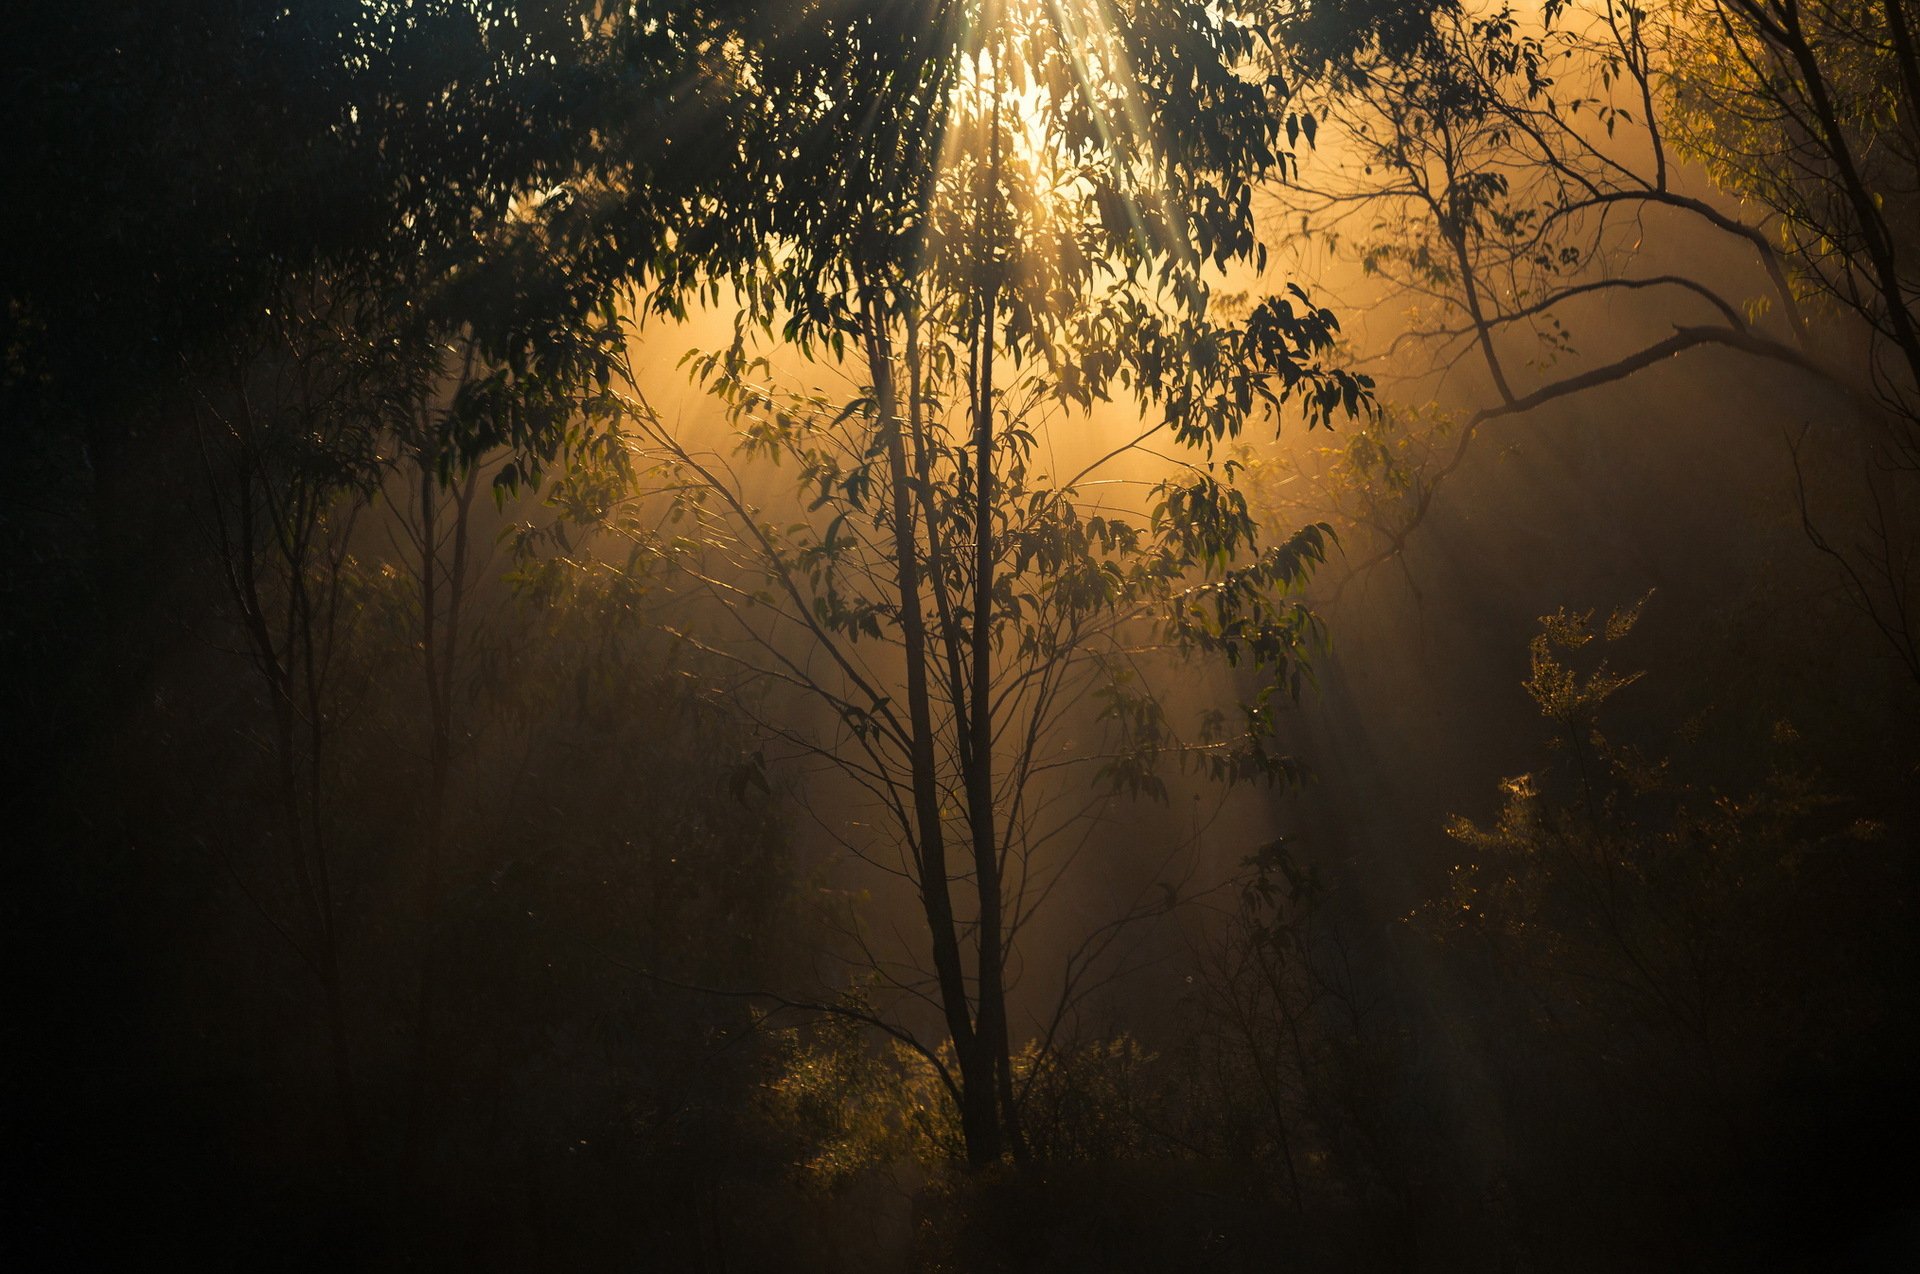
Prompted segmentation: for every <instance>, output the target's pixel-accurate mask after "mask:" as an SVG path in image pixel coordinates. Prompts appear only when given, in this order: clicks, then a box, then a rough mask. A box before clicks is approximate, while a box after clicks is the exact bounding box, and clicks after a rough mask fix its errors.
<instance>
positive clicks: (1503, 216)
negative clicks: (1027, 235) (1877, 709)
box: [1283, 0, 1920, 675]
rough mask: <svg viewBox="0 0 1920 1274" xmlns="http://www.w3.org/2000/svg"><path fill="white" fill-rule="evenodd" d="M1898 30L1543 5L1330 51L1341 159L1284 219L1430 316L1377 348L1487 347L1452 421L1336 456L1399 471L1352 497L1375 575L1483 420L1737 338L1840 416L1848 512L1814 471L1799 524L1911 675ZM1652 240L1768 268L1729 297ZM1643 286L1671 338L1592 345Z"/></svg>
mask: <svg viewBox="0 0 1920 1274" xmlns="http://www.w3.org/2000/svg"><path fill="white" fill-rule="evenodd" d="M1908 25H1910V19H1908V18H1907V17H1906V15H1905V14H1904V13H1903V12H1902V11H1901V8H1900V6H1899V5H1897V4H1887V5H1878V4H1873V5H1855V6H1851V7H1848V6H1829V5H1818V6H1803V5H1801V4H1798V3H1797V2H1796V0H1783V3H1782V4H1777V5H1776V4H1765V3H1749V2H1748V0H1727V2H1726V3H1718V2H1717V0H1708V2H1706V3H1701V4H1688V5H1658V4H1635V3H1616V2H1614V0H1593V2H1592V3H1554V4H1550V5H1548V6H1547V7H1546V9H1545V11H1544V14H1543V17H1542V18H1541V19H1539V20H1534V19H1530V18H1528V17H1525V16H1523V15H1521V14H1519V13H1517V12H1516V11H1514V10H1512V9H1510V8H1502V9H1496V10H1493V11H1490V12H1485V13H1481V12H1468V11H1466V10H1464V9H1460V8H1456V7H1453V6H1441V7H1438V8H1436V9H1434V10H1433V11H1432V12H1431V13H1430V14H1428V15H1427V17H1426V19H1425V25H1424V27H1423V29H1422V30H1421V31H1420V33H1419V34H1418V36H1417V38H1409V39H1407V40H1405V41H1403V42H1402V43H1400V44H1398V45H1396V46H1394V47H1391V48H1388V47H1384V46H1381V45H1377V44H1375V45H1362V46H1360V47H1359V48H1358V49H1357V50H1355V49H1349V50H1348V51H1347V52H1345V53H1344V54H1343V55H1342V56H1339V57H1336V58H1332V59H1330V60H1327V61H1326V64H1325V65H1326V68H1327V69H1326V71H1325V73H1324V75H1323V76H1322V78H1321V79H1320V80H1319V81H1318V82H1317V88H1316V90H1315V91H1314V93H1313V94H1312V97H1311V103H1312V109H1313V110H1314V111H1315V112H1316V113H1317V115H1318V116H1319V118H1320V120H1321V128H1322V130H1323V132H1324V133H1325V134H1327V135H1328V136H1330V137H1334V138H1337V139H1338V140H1337V142H1335V143H1334V144H1333V145H1331V146H1330V147H1329V151H1330V152H1331V153H1332V154H1334V155H1337V156H1340V158H1335V159H1331V160H1329V162H1328V163H1326V164H1323V165H1321V166H1320V167H1319V169H1318V171H1317V172H1316V174H1315V177H1314V179H1313V181H1311V182H1309V183H1305V184H1303V185H1302V186H1301V187H1298V188H1296V189H1295V190H1294V191H1291V192H1288V193H1287V194H1286V195H1285V196H1284V200H1283V201H1284V203H1285V204H1286V206H1287V208H1288V209H1289V215H1294V214H1298V215H1300V216H1302V217H1304V218H1306V219H1307V221H1308V222H1310V223H1311V224H1312V226H1313V228H1314V230H1315V231H1316V232H1317V233H1318V234H1319V235H1320V236H1321V237H1322V241H1323V242H1326V243H1329V244H1332V245H1334V246H1335V247H1336V248H1337V249H1345V250H1351V252H1352V254H1353V256H1354V258H1355V259H1356V260H1357V261H1358V263H1359V264H1360V265H1361V266H1362V267H1363V268H1364V269H1365V271H1366V272H1367V273H1369V274H1371V275H1374V276H1376V277H1378V278H1380V279H1381V280H1383V281H1384V282H1385V283H1386V284H1387V286H1388V288H1389V293H1390V294H1391V295H1395V296H1398V297H1400V298H1402V299H1405V300H1407V301H1409V302H1411V304H1412V305H1413V306H1414V307H1416V309H1417V310H1418V312H1419V313H1420V317H1419V318H1418V319H1416V320H1415V321H1414V323H1413V324H1412V325H1410V326H1409V327H1408V328H1407V329H1406V330H1405V331H1404V332H1403V333H1401V334H1400V336H1399V337H1398V338H1397V339H1396V340H1395V341H1394V343H1393V345H1392V347H1391V349H1390V350H1389V351H1388V353H1390V354H1398V353H1400V352H1401V351H1402V350H1403V349H1408V348H1410V349H1412V350H1414V351H1424V354H1425V359H1426V361H1425V362H1424V363H1423V364H1421V365H1420V366H1419V367H1418V369H1417V372H1416V376H1415V378H1414V381H1413V383H1414V384H1416V385H1417V384H1420V383H1422V380H1421V378H1422V377H1424V378H1425V383H1427V384H1431V383H1433V381H1434V379H1435V378H1437V377H1440V376H1444V375H1445V374H1447V373H1450V372H1452V371H1453V370H1454V369H1456V368H1458V367H1460V366H1462V365H1463V363H1470V364H1472V365H1477V370H1478V375H1477V376H1476V377H1475V379H1476V380H1478V381H1479V382H1480V383H1481V384H1482V385H1483V386H1484V391H1483V392H1484V395H1485V397H1484V399H1483V402H1482V405H1479V406H1477V407H1473V408H1471V409H1469V410H1467V411H1464V412H1462V413H1461V414H1460V416H1459V418H1457V419H1452V420H1447V421H1443V422H1441V423H1442V424H1443V425H1444V426H1445V428H1444V430H1436V429H1433V428H1431V427H1426V428H1412V429H1408V430H1405V431H1403V432H1402V433H1400V434H1398V435H1397V436H1396V435H1393V434H1391V433H1389V434H1384V435H1382V436H1381V437H1380V438H1377V439H1375V440H1374V441H1376V442H1379V443H1380V444H1381V448H1384V450H1381V449H1380V448H1377V449H1376V450H1379V451H1380V454H1368V455H1357V454H1356V455H1350V456H1348V457H1347V461H1348V462H1349V467H1350V468H1351V469H1352V470H1354V471H1355V473H1354V474H1353V475H1350V476H1357V477H1358V478H1359V479H1360V480H1361V481H1362V483H1363V484H1364V483H1365V482H1366V481H1367V480H1368V479H1369V478H1372V479H1379V478H1383V477H1384V478H1385V479H1387V481H1388V482H1389V483H1391V484H1393V487H1394V489H1393V490H1391V491H1384V492H1382V494H1383V495H1384V496H1385V497H1386V498H1384V499H1382V500H1381V501H1379V502H1378V503H1377V504H1376V505H1375V507H1374V508H1373V509H1372V510H1371V511H1369V512H1366V513H1363V516H1364V517H1366V518H1367V519H1368V520H1369V521H1371V522H1372V523H1373V526H1372V531H1373V532H1374V533H1375V535H1376V538H1377V547H1376V551H1374V552H1373V553H1371V554H1369V555H1368V556H1367V557H1365V558H1364V559H1363V560H1362V562H1361V563H1360V566H1359V567H1358V569H1365V568H1366V567H1368V566H1371V565H1374V564H1377V563H1380V562H1383V561H1386V560H1389V559H1391V558H1393V557H1395V556H1396V555H1398V554H1399V552H1400V550H1401V549H1402V547H1403V546H1404V545H1405V543H1406V539H1407V537H1408V535H1409V534H1410V533H1411V532H1412V530H1413V529H1414V527H1416V526H1417V525H1418V524H1419V523H1420V522H1421V521H1422V519H1423V518H1424V517H1425V515H1426V512H1427V510H1428V508H1429V507H1430V505H1431V503H1432V500H1433V499H1434V496H1435V493H1436V492H1437V490H1438V489H1439V488H1440V486H1441V485H1442V484H1444V482H1445V481H1446V479H1447V478H1448V476H1450V475H1451V474H1452V473H1453V472H1454V471H1455V470H1456V469H1457V468H1458V467H1459V465H1460V464H1461V463H1463V461H1464V459H1465V456H1466V454H1467V452H1468V449H1469V447H1470V446H1471V443H1472V441H1473V439H1474V438H1475V437H1476V436H1477V434H1478V433H1479V432H1480V431H1481V430H1482V428H1483V427H1485V426H1487V425H1489V424H1491V423H1493V422H1496V421H1499V420H1502V419H1505V418H1507V417H1511V416H1518V415H1523V414H1525V413H1527V412H1531V411H1534V410H1536V409H1538V408H1541V407H1543V406H1546V405H1547V404H1550V403H1553V402H1555V401H1559V400H1565V399H1569V398H1573V397H1575V396H1577V395H1581V394H1585V393H1588V392H1590V391H1592V390H1594V389H1596V388H1598V387H1600V386H1603V385H1607V384H1610V383H1613V382H1617V381H1622V380H1625V379H1627V378H1629V377H1633V376H1637V375H1639V374H1640V373H1642V372H1645V371H1647V370H1648V369H1651V368H1655V367H1658V366H1660V365H1662V364H1663V363H1665V362H1666V361H1667V360H1669V359H1671V358H1673V357H1675V356H1678V355H1682V354H1687V353H1689V352H1691V351H1704V350H1720V351H1723V352H1728V353H1731V354H1733V355H1735V356H1737V357H1740V358H1742V359H1746V360H1751V361H1753V362H1755V363H1757V364H1759V365H1761V366H1771V367H1773V368H1776V369H1780V370H1781V371H1783V372H1784V373H1785V374H1787V375H1793V376H1802V377H1811V378H1813V379H1814V381H1815V382H1816V383H1817V384H1820V385H1822V386H1824V387H1826V388H1828V389H1829V391H1830V392H1832V393H1833V395H1834V401H1835V402H1836V404H1837V405H1841V404H1843V405H1844V406H1843V409H1842V411H1841V412H1840V413H1838V414H1839V416H1840V419H1841V420H1842V421H1844V422H1847V424H1846V426H1845V427H1844V428H1842V429H1840V430H1839V431H1838V436H1837V438H1836V443H1837V448H1836V449H1837V450H1840V451H1842V452H1844V453H1846V454H1849V455H1856V456H1857V457H1858V461H1859V473H1860V483H1861V485H1860V486H1859V488H1858V489H1857V490H1856V491H1854V492H1853V493H1852V496H1851V502H1854V503H1856V504H1857V506H1858V510H1859V511H1858V512H1856V513H1854V514H1853V515H1852V516H1847V515H1842V516H1840V517H1839V518H1835V517H1833V516H1832V515H1816V513H1815V512H1814V510H1813V509H1812V508H1811V504H1810V502H1809V500H1808V499H1807V498H1806V492H1807V490H1808V488H1807V487H1805V486H1803V488H1802V494H1803V501H1802V513H1803V518H1804V522H1805V526H1806V529H1807V531H1808V534H1809V535H1810V536H1811V538H1812V540H1813V543H1814V544H1815V545H1816V546H1817V547H1818V548H1820V549H1821V550H1822V551H1823V552H1825V553H1826V554H1827V555H1828V556H1829V557H1830V558H1831V559H1832V560H1833V561H1834V562H1835V563H1836V564H1837V566H1838V568H1839V570H1840V572H1841V575H1842V578H1843V580H1844V582H1845V583H1846V585H1847V587H1848V589H1849V590H1850V592H1851V594H1852V595H1853V597H1854V600H1855V601H1856V603H1857V604H1858V605H1859V606H1860V608H1861V609H1862V610H1863V611H1864V613H1865V614H1866V615H1867V616H1868V617H1869V619H1870V620H1871V621H1872V622H1873V623H1874V625H1875V626H1876V627H1877V628H1878V629H1879V631H1880V632H1881V633H1882V634H1883V635H1884V637H1885V638H1886V639H1887V641H1888V643H1889V645H1890V648H1891V649H1892V650H1893V651H1894V652H1895V654H1896V655H1897V656H1898V657H1899V658H1900V659H1901V661H1902V662H1903V663H1904V664H1905V666H1906V667H1907V669H1908V671H1909V672H1912V673H1914V674H1916V675H1920V663H1916V662H1915V650H1916V647H1915V644H1914V633H1915V628H1916V612H1915V611H1914V594H1913V591H1912V587H1911V573H1912V569H1913V561H1914V544H1913V538H1912V537H1913V533H1914V532H1913V523H1912V508H1911V505H1912V501H1913V483H1912V480H1911V474H1912V473H1913V472H1914V469H1915V460H1916V452H1915V450H1914V446H1915V440H1916V435H1915V429H1916V420H1920V417H1917V416H1916V414H1915V413H1916V404H1917V403H1920V399H1916V397H1915V395H1916V392H1920V391H1916V384H1917V383H1920V382H1916V380H1915V374H1916V369H1920V362H1916V361H1915V359H1914V357H1913V350H1912V337H1911V333H1912V331H1913V329H1914V318H1913V305H1914V301H1915V296H1916V294H1917V293H1916V285H1915V283H1914V276H1913V273H1912V262H1911V260H1910V258H1911V256H1912V247H1911V244H1910V243H1909V242H1908V239H1909V238H1910V236H1909V235H1908V233H1907V232H1906V230H1905V227H1906V226H1908V225H1909V224H1910V223H1911V222H1912V220H1913V218H1912V217H1910V216H1903V215H1902V209H1903V208H1904V207H1905V206H1906V205H1905V203H1904V202H1903V201H1906V200H1909V199H1910V198H1911V196H1910V195H1909V194H1907V193H1904V192H1907V191H1909V190H1910V189H1911V187H1912V185H1913V174H1914V163H1915V148H1914V145H1913V140H1912V137H1911V128H1912V122H1911V121H1912V118H1913V99H1912V98H1911V97H1910V96H1905V97H1903V95H1909V94H1911V93H1912V91H1913V89H1912V85H1913V83H1914V80H1913V77H1912V76H1911V74H1910V67H1911V62H1912V59H1911V54H1910V53H1907V52H1903V51H1902V50H1903V49H1907V48H1910V41H1909V40H1908V39H1907V35H1906V31H1907V26H1908ZM1303 38H1304V39H1305V40H1307V42H1308V52H1309V53H1311V52H1312V49H1313V45H1312V40H1313V39H1314V38H1316V37H1315V35H1314V32H1313V31H1312V29H1311V28H1310V27H1309V28H1308V29H1306V30H1305V31H1304V32H1303ZM1903 103H1904V104H1903ZM1882 125H1884V128H1883V127H1882ZM1870 136H1873V137H1878V138H1880V139H1881V140H1882V141H1883V142H1884V144H1881V145H1874V146H1869V145H1867V139H1868V138H1869V137H1870ZM1690 164H1691V165H1697V167H1695V166H1690ZM1701 170H1704V176H1705V177H1706V178H1707V179H1709V180H1710V181H1711V182H1712V183H1713V185H1714V186H1715V187H1716V189H1715V190H1713V191H1710V192H1705V193H1702V192H1700V191H1699V190H1698V184H1699V177H1700V176H1701V175H1702V172H1701ZM1649 236H1658V237H1659V241H1660V242H1662V243H1665V244H1671V245H1674V246H1676V247H1677V246H1678V245H1680V244H1683V243H1688V242H1700V241H1702V240H1707V239H1717V240H1721V241H1724V242H1725V243H1727V244H1728V245H1730V246H1731V247H1733V248H1735V249H1737V250H1738V251H1739V252H1740V253H1743V254H1744V255H1745V257H1746V259H1747V260H1749V261H1750V262H1751V263H1752V264H1751V270H1752V273H1751V276H1750V277H1749V278H1747V279H1745V280H1740V281H1737V282H1736V283H1735V284H1734V285H1733V286H1734V288H1736V289H1738V290H1729V288H1728V286H1727V285H1726V284H1725V283H1724V282H1722V281H1721V280H1719V279H1716V278H1715V277H1713V276H1712V275H1710V274H1708V273H1706V272H1705V271H1703V270H1700V269H1689V268H1686V267H1684V266H1682V267H1680V268H1676V269H1669V270H1667V271H1665V272H1659V271H1654V272H1649V271H1647V270H1645V269H1638V268H1636V267H1635V257H1636V251H1637V250H1638V249H1640V248H1641V247H1642V246H1643V245H1644V241H1645V240H1646V239H1647V238H1648V237H1649ZM1629 294H1631V295H1636V296H1639V297H1642V298H1643V299H1650V298H1661V303H1662V304H1665V305H1667V306H1668V307H1669V309H1668V310H1667V312H1666V315H1664V316H1663V317H1670V319H1671V322H1672V328H1671V330H1670V331H1667V332H1665V333H1660V332H1655V333H1653V334H1651V335H1649V336H1647V337H1645V338H1638V339H1636V340H1635V341H1634V342H1633V343H1632V344H1631V345H1630V346H1629V347H1628V348H1627V349H1625V350H1624V351H1622V350H1620V349H1619V348H1617V343H1611V342H1610V343H1605V344H1602V343H1601V342H1597V341H1596V342H1593V343H1591V344H1589V343H1588V342H1587V341H1586V340H1585V339H1583V338H1582V337H1580V336H1577V335H1576V333H1579V332H1582V331H1583V323H1584V328H1585V329H1591V328H1594V327H1596V326H1598V323H1597V320H1595V319H1594V315H1595V314H1596V313H1597V312H1598V311H1597V310H1596V309H1595V308H1594V307H1596V306H1598V305H1600V304H1602V303H1604V302H1605V301H1606V300H1607V299H1608V298H1610V297H1622V296H1626V295H1629ZM1596 346H1599V348H1595V347H1596ZM1529 360H1531V361H1533V362H1535V363H1537V364H1538V365H1539V366H1540V367H1541V369H1542V371H1541V373H1540V374H1538V375H1534V376H1533V377H1532V378H1531V379H1530V380H1529V378H1528V376H1527V373H1525V372H1523V371H1522V370H1521V367H1522V364H1523V363H1524V362H1526V361H1529ZM1395 418H1396V419H1398V420H1399V421H1400V422H1401V423H1402V424H1406V423H1409V422H1408V413H1405V412H1401V413H1397V414H1396V417H1395ZM1394 450H1398V451H1399V452H1400V455H1399V460H1400V463H1399V464H1398V465H1397V466H1396V465H1393V464H1387V463H1385V461H1386V460H1387V459H1388V454H1387V453H1389V452H1392V451H1394ZM1795 459H1796V462H1798V460H1799V456H1798V454H1796V457H1795ZM1369 471H1371V472H1369ZM1375 485H1376V487H1377V486H1378V485H1379V484H1378V483H1377V482H1376V484H1375ZM1855 518H1858V520H1859V521H1858V522H1855V520H1854V519H1855ZM1836 521H1837V522H1838V523H1839V524H1840V526H1841V527H1843V528H1844V529H1834V528H1833V524H1834V523H1835V522H1836ZM1862 523H1863V524H1864V530H1865V533H1866V534H1865V536H1864V537H1862V536H1860V535H1859V533H1858V531H1857V530H1856V529H1855V527H1856V526H1858V525H1860V524H1862Z"/></svg>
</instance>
